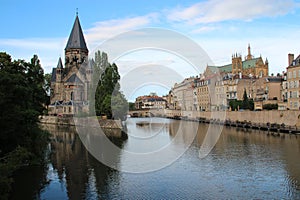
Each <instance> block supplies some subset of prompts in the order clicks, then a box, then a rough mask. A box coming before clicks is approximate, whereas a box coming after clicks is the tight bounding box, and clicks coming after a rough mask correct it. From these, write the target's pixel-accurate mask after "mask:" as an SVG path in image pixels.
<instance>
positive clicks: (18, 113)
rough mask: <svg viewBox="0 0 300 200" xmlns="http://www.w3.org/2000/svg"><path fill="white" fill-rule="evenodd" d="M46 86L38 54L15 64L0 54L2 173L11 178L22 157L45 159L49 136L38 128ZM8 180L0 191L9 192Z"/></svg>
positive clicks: (0, 151) (7, 56) (4, 181)
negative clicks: (29, 59)
mask: <svg viewBox="0 0 300 200" xmlns="http://www.w3.org/2000/svg"><path fill="white" fill-rule="evenodd" d="M44 84H45V79H44V72H43V69H42V67H41V65H40V61H39V59H38V57H37V56H36V55H34V56H33V58H32V59H31V61H30V62H25V61H24V60H16V61H12V60H11V57H10V55H8V54H6V53H0V109H1V110H0V126H1V132H0V157H1V160H2V161H3V162H1V166H0V174H1V175H2V176H4V175H3V174H5V176H7V177H8V179H9V176H10V174H11V173H9V172H11V171H14V170H15V169H17V168H18V166H20V165H21V164H22V163H23V161H24V159H23V158H26V159H28V158H29V156H28V155H30V162H32V161H33V160H36V161H37V162H39V159H41V158H42V157H43V154H44V149H45V148H44V147H45V145H46V144H47V142H48V136H49V135H48V134H46V133H45V132H43V131H42V130H41V129H40V128H39V126H38V121H39V118H38V117H39V115H41V114H42V113H43V111H44V110H45V107H44V105H45V104H46V102H47V94H46V91H45V89H44ZM15 156H16V157H15ZM13 158H14V159H13ZM15 159H17V160H15ZM27 161H28V160H27ZM23 164H24V163H23ZM0 179H1V178H0ZM8 179H7V178H5V177H3V180H2V182H1V185H0V188H2V186H3V188H4V190H7V189H9V187H8V185H9V183H10V181H9V180H8Z"/></svg>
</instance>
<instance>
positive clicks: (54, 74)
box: [51, 68, 56, 82]
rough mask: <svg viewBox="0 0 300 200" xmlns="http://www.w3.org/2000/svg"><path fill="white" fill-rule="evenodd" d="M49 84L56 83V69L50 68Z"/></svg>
mask: <svg viewBox="0 0 300 200" xmlns="http://www.w3.org/2000/svg"><path fill="white" fill-rule="evenodd" d="M51 82H56V68H52V76H51Z"/></svg>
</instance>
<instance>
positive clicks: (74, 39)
mask: <svg viewBox="0 0 300 200" xmlns="http://www.w3.org/2000/svg"><path fill="white" fill-rule="evenodd" d="M67 49H85V50H88V49H87V47H86V43H85V40H84V36H83V33H82V29H81V26H80V22H79V18H78V15H77V16H76V19H75V22H74V25H73V28H72V31H71V34H70V37H69V40H68V43H67V46H66V48H65V50H67Z"/></svg>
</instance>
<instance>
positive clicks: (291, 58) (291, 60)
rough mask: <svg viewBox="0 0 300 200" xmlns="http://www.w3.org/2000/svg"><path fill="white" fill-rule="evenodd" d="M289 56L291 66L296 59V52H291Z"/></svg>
mask: <svg viewBox="0 0 300 200" xmlns="http://www.w3.org/2000/svg"><path fill="white" fill-rule="evenodd" d="M288 58H289V66H291V65H292V63H293V60H294V54H292V53H289V55H288Z"/></svg>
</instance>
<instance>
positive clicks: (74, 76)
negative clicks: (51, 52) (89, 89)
mask: <svg viewBox="0 0 300 200" xmlns="http://www.w3.org/2000/svg"><path fill="white" fill-rule="evenodd" d="M66 82H67V83H81V84H83V82H82V81H81V80H80V79H79V78H78V77H77V76H76V74H73V75H72V76H70V78H68V80H67V81H66Z"/></svg>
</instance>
